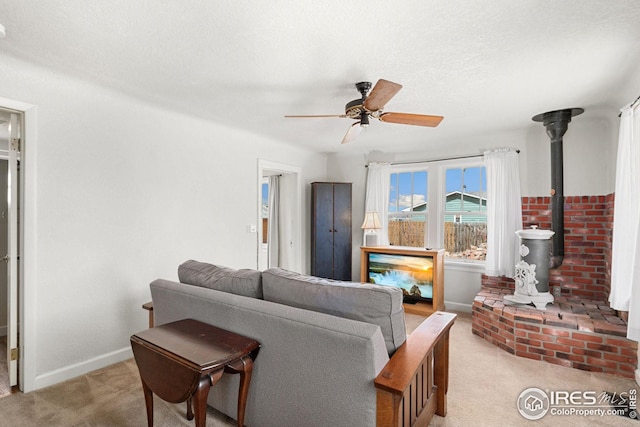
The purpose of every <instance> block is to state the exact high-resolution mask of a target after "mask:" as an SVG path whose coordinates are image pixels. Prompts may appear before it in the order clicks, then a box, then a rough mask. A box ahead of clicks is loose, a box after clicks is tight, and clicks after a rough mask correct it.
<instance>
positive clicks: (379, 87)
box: [364, 79, 402, 111]
mask: <svg viewBox="0 0 640 427" xmlns="http://www.w3.org/2000/svg"><path fill="white" fill-rule="evenodd" d="M400 89H402V85H401V84H398V83H394V82H390V81H389V80H384V79H380V80H378V82H377V83H376V85H375V86H374V87H373V89H371V92H370V93H369V96H367V99H366V100H365V101H364V108H366V109H367V110H369V111H378V110H382V109H383V108H384V106H385V105H386V103H387V102H389V100H390V99H391V98H393V97H394V96H395V94H396V93H398V92H399V91H400Z"/></svg>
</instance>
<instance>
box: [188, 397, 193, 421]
mask: <svg viewBox="0 0 640 427" xmlns="http://www.w3.org/2000/svg"><path fill="white" fill-rule="evenodd" d="M187 419H188V420H189V421H191V420H192V419H193V410H192V409H191V398H188V399H187Z"/></svg>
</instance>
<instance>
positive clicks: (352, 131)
mask: <svg viewBox="0 0 640 427" xmlns="http://www.w3.org/2000/svg"><path fill="white" fill-rule="evenodd" d="M363 130H364V128H363V127H362V126H360V122H355V123H354V124H352V125H351V127H349V130H348V131H347V133H346V135H345V136H344V138H342V144H347V143H349V142H351V141H353V140H354V139H356V138H357V137H358V135H360V134H361V133H362V131H363Z"/></svg>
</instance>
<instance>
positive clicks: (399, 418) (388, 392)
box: [375, 311, 456, 427]
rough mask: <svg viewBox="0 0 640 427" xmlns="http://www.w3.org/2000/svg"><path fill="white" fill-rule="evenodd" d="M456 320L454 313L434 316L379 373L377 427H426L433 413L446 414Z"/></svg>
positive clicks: (441, 313)
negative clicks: (451, 337)
mask: <svg viewBox="0 0 640 427" xmlns="http://www.w3.org/2000/svg"><path fill="white" fill-rule="evenodd" d="M455 319H456V315H455V314H453V313H445V312H442V311H437V312H435V313H433V314H432V315H431V316H429V317H428V318H427V319H426V320H425V321H424V322H422V323H421V324H420V326H418V327H417V328H416V329H415V330H414V331H413V333H411V335H409V337H407V341H406V342H405V343H404V344H403V345H402V346H400V348H399V349H398V350H397V351H396V352H395V353H394V354H393V357H392V358H391V359H390V360H389V362H388V363H387V364H386V365H385V367H384V368H383V369H382V371H380V373H379V374H378V376H377V378H376V379H375V387H376V395H377V397H376V401H377V421H376V424H377V426H378V427H392V426H393V427H396V426H409V425H410V426H416V425H420V426H426V425H428V424H429V421H430V420H431V418H432V417H433V414H434V413H435V414H438V415H440V416H445V415H446V413H447V387H448V380H449V330H450V329H451V326H453V323H454V322H455ZM432 362H433V363H432ZM403 418H404V419H403Z"/></svg>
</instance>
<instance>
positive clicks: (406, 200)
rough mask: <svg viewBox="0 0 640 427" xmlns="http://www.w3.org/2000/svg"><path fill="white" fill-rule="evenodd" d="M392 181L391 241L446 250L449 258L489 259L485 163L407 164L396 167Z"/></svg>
mask: <svg viewBox="0 0 640 427" xmlns="http://www.w3.org/2000/svg"><path fill="white" fill-rule="evenodd" d="M427 169H428V170H427ZM390 179H391V182H390V184H391V185H390V190H389V224H388V225H389V242H390V244H391V245H394V246H412V247H439V248H444V249H445V256H446V257H448V258H450V259H451V258H457V259H469V260H479V261H483V260H484V259H485V257H486V249H487V182H486V171H485V168H484V166H482V165H481V164H476V165H470V166H468V167H457V165H455V164H454V163H446V164H445V163H443V164H439V165H436V166H433V165H432V166H430V167H429V168H427V167H426V166H425V167H422V168H421V169H418V168H416V170H410V171H409V170H406V166H405V167H404V168H397V169H396V170H392V173H391V177H390ZM429 180H432V182H429ZM429 189H431V190H432V191H431V192H429V191H428V190H429ZM434 189H435V190H437V191H434Z"/></svg>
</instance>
